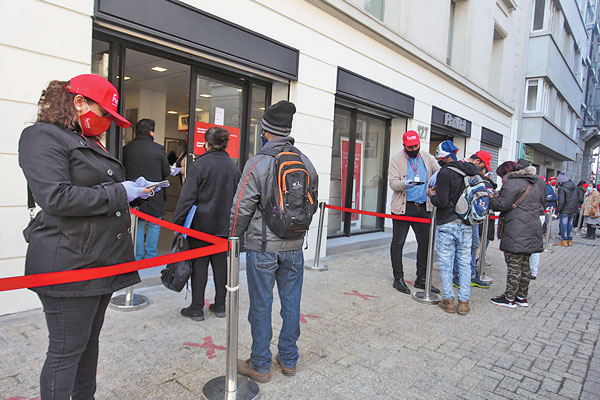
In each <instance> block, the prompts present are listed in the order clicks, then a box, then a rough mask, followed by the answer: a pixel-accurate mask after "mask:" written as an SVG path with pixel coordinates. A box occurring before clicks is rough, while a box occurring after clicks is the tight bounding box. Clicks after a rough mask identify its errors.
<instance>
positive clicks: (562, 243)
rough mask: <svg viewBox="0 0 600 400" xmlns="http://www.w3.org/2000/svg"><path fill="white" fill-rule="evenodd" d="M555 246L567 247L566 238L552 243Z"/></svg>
mask: <svg viewBox="0 0 600 400" xmlns="http://www.w3.org/2000/svg"><path fill="white" fill-rule="evenodd" d="M554 245H555V246H562V247H569V241H568V240H561V241H560V242H558V243H554Z"/></svg>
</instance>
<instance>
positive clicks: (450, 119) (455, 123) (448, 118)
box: [444, 112, 467, 132]
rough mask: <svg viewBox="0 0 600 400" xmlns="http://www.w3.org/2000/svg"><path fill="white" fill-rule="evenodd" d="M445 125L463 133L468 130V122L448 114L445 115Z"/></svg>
mask: <svg viewBox="0 0 600 400" xmlns="http://www.w3.org/2000/svg"><path fill="white" fill-rule="evenodd" d="M444 125H446V126H449V127H451V128H454V129H458V130H459V131H463V132H464V131H466V130H467V121H465V120H464V119H462V118H461V117H457V116H456V115H452V114H450V113H448V112H447V113H445V114H444Z"/></svg>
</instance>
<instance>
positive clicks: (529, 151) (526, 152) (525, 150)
mask: <svg viewBox="0 0 600 400" xmlns="http://www.w3.org/2000/svg"><path fill="white" fill-rule="evenodd" d="M534 155H535V151H534V149H533V147H531V146H528V145H526V144H521V152H520V153H519V158H523V159H525V160H527V161H531V162H533V157H534Z"/></svg>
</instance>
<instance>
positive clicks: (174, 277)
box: [160, 234, 192, 292]
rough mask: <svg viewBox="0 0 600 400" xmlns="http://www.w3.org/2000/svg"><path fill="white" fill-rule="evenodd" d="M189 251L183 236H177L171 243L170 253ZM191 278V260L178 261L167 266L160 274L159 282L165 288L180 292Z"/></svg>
mask: <svg viewBox="0 0 600 400" xmlns="http://www.w3.org/2000/svg"><path fill="white" fill-rule="evenodd" d="M186 250H189V246H188V243H187V240H186V239H184V237H183V235H181V234H178V235H177V236H176V237H175V241H174V243H173V251H172V253H177V252H181V251H186ZM190 276H192V260H185V261H178V262H174V263H171V264H167V267H166V268H164V269H163V270H162V271H161V272H160V280H161V281H162V284H163V285H164V286H165V287H166V288H167V289H171V290H174V291H176V292H181V289H183V288H184V286H185V284H186V283H187V281H188V279H190Z"/></svg>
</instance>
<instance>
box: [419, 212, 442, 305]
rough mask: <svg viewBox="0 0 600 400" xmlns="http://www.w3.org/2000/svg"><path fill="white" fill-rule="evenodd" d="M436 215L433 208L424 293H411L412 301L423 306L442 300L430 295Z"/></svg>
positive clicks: (433, 294)
mask: <svg viewBox="0 0 600 400" xmlns="http://www.w3.org/2000/svg"><path fill="white" fill-rule="evenodd" d="M436 213H437V208H436V207H434V208H433V212H432V213H431V224H430V225H429V246H428V247H427V271H426V275H425V291H424V292H413V295H412V298H413V300H416V301H418V302H419V303H425V304H437V303H439V302H440V301H441V300H442V299H440V297H439V296H438V295H437V294H435V293H431V272H432V270H433V249H434V247H435V243H434V238H435V214H436Z"/></svg>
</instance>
